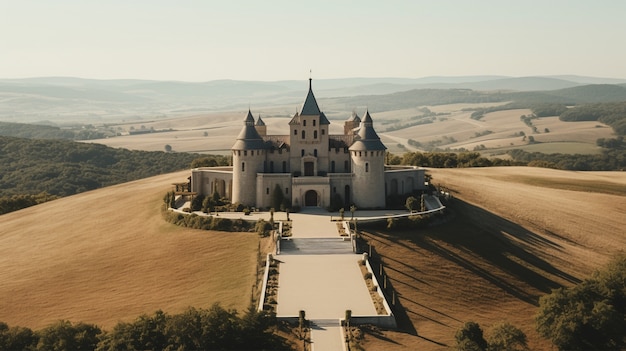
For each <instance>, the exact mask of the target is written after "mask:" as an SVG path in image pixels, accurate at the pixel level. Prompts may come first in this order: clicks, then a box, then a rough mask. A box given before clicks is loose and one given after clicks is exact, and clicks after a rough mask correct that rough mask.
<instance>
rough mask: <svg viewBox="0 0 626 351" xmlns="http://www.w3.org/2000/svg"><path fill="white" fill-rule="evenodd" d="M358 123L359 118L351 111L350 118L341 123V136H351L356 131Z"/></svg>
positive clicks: (359, 121)
mask: <svg viewBox="0 0 626 351" xmlns="http://www.w3.org/2000/svg"><path fill="white" fill-rule="evenodd" d="M360 123H361V117H359V115H357V114H356V112H355V111H352V116H350V118H348V120H347V121H345V122H344V123H343V134H344V135H352V133H353V130H354V129H356V128H357V127H358V126H359V124H360Z"/></svg>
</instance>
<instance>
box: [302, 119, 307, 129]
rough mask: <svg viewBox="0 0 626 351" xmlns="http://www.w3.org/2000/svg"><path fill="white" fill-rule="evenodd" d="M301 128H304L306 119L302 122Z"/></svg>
mask: <svg viewBox="0 0 626 351" xmlns="http://www.w3.org/2000/svg"><path fill="white" fill-rule="evenodd" d="M302 126H303V127H306V119H304V120H302Z"/></svg>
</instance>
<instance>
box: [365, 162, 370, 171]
mask: <svg viewBox="0 0 626 351" xmlns="http://www.w3.org/2000/svg"><path fill="white" fill-rule="evenodd" d="M369 171H370V163H369V162H365V172H369Z"/></svg>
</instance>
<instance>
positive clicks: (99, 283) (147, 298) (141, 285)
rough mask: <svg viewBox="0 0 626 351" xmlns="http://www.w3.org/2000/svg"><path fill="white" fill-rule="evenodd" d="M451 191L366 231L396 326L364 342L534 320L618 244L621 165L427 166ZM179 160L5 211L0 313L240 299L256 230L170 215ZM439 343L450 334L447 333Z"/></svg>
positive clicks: (124, 312) (144, 308) (81, 315)
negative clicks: (467, 324)
mask: <svg viewBox="0 0 626 351" xmlns="http://www.w3.org/2000/svg"><path fill="white" fill-rule="evenodd" d="M428 172H429V173H431V174H432V175H433V181H434V183H435V184H439V185H444V186H445V187H446V188H447V189H449V191H450V192H451V193H452V194H453V195H454V197H455V198H457V200H455V201H456V203H455V204H453V205H451V207H452V210H453V211H454V213H455V216H454V217H453V218H452V219H451V220H450V222H449V223H447V224H443V225H441V226H437V227H433V228H429V229H426V230H419V231H410V232H401V231H399V232H386V231H380V232H370V234H366V236H367V237H368V238H369V240H370V241H371V242H372V243H373V244H374V245H375V249H376V251H377V252H378V253H379V254H380V255H382V256H383V259H384V261H385V264H386V265H387V266H386V269H387V272H388V274H389V277H390V279H391V284H392V285H393V286H394V288H395V289H396V291H397V292H398V296H399V301H400V304H401V305H402V306H403V307H404V311H405V312H404V314H403V315H400V318H401V322H402V323H401V324H402V328H403V331H401V332H391V331H388V332H385V333H384V334H383V337H382V338H376V337H374V336H372V335H368V336H366V340H367V342H368V343H369V344H366V346H367V345H369V347H371V349H385V350H413V349H416V348H420V349H429V350H437V349H441V350H443V349H446V347H447V346H452V345H453V338H454V332H455V330H456V329H457V328H458V327H459V326H460V325H462V323H463V322H464V321H467V320H475V321H477V322H479V323H480V324H481V326H485V327H487V326H489V325H491V324H493V323H495V322H497V321H500V320H508V321H510V322H511V323H513V324H514V325H516V326H518V327H519V328H521V329H522V330H523V331H524V332H525V333H526V334H527V335H528V336H529V344H530V346H531V349H549V345H548V343H547V342H546V341H545V340H542V339H540V338H539V337H538V336H537V335H536V333H535V332H534V327H533V320H532V316H533V314H534V311H535V306H536V299H537V297H538V296H540V295H541V294H544V293H546V292H548V291H549V289H550V288H553V287H557V286H561V285H572V284H574V283H575V282H577V281H579V280H581V279H583V278H585V277H586V276H587V275H588V274H590V273H591V272H592V271H593V270H594V269H595V268H597V267H599V266H600V265H601V264H603V263H605V262H606V261H607V260H608V259H609V257H610V256H611V254H612V253H613V252H616V251H617V250H620V249H623V248H624V247H626V236H625V234H624V232H623V228H624V226H625V225H626V223H625V222H624V218H625V217H624V209H625V208H626V194H624V189H626V174H625V173H623V172H587V173H585V172H565V171H556V170H549V169H539V168H529V167H510V168H472V169H430V170H429V171H428ZM187 176H188V171H182V172H177V173H172V174H168V175H162V176H157V177H152V178H147V179H143V180H139V181H134V182H130V183H126V184H121V185H117V186H112V187H107V188H103V189H99V190H95V191H90V192H86V193H82V194H79V195H74V196H70V197H66V198H63V199H59V200H55V201H52V202H49V203H45V204H42V205H38V206H34V207H31V208H28V209H25V210H21V211H18V212H14V213H11V214H7V215H3V216H0V281H2V282H3V284H2V285H1V286H0V320H2V321H4V322H7V323H9V324H10V325H23V326H28V327H31V328H39V327H42V326H45V325H47V324H48V323H51V322H53V321H56V320H58V319H70V320H72V321H85V322H90V323H96V324H98V325H100V326H103V327H110V326H112V325H114V324H115V323H116V322H118V321H125V320H129V319H134V318H135V317H136V316H138V315H139V314H141V313H152V312H154V311H155V310H157V309H163V310H164V311H167V312H171V313H176V312H180V311H182V310H183V309H184V308H185V307H187V306H190V305H192V306H196V307H208V306H210V305H211V304H212V303H213V302H221V303H222V304H223V305H224V306H227V307H234V308H237V309H243V308H245V307H246V306H247V304H248V303H249V301H250V294H251V287H252V286H253V284H254V281H255V271H256V265H257V253H258V251H257V250H258V247H259V239H258V237H257V236H256V234H252V233H217V232H206V231H197V230H189V229H183V228H179V227H176V226H173V225H170V224H167V223H165V222H164V221H163V220H162V218H161V215H160V206H161V201H162V200H161V199H162V197H163V194H164V193H165V192H166V191H168V190H170V189H171V183H174V182H179V181H181V180H184V179H186V177H187ZM445 345H447V346H445Z"/></svg>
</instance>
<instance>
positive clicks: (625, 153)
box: [386, 138, 626, 171]
mask: <svg viewBox="0 0 626 351" xmlns="http://www.w3.org/2000/svg"><path fill="white" fill-rule="evenodd" d="M602 142H603V143H609V144H610V145H614V146H615V145H617V146H615V148H612V149H604V150H602V152H601V153H600V154H594V155H582V154H560V153H556V154H544V153H541V152H528V151H524V150H520V149H515V150H509V151H507V154H508V155H509V156H510V159H502V158H497V157H496V158H487V157H483V156H482V155H481V154H480V153H479V152H458V153H457V152H419V151H416V152H407V153H404V154H403V155H393V154H387V160H386V163H387V164H389V165H407V166H420V167H431V168H466V167H500V166H530V167H544V168H553V169H561V170H570V171H616V170H624V169H626V148H625V147H624V143H623V140H622V139H619V138H618V139H616V140H612V139H609V140H603V141H602Z"/></svg>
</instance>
